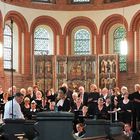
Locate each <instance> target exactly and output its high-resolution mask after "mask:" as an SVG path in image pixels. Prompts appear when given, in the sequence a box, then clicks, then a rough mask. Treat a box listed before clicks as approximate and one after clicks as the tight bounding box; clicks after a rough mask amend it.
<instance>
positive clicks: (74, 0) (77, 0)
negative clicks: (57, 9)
mask: <svg viewBox="0 0 140 140" xmlns="http://www.w3.org/2000/svg"><path fill="white" fill-rule="evenodd" d="M77 2H78V3H84V2H90V0H73V3H77Z"/></svg>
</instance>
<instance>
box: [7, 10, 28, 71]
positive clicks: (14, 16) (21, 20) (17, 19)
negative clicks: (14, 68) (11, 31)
mask: <svg viewBox="0 0 140 140" xmlns="http://www.w3.org/2000/svg"><path fill="white" fill-rule="evenodd" d="M7 20H13V22H14V23H16V25H17V27H18V34H19V38H18V46H19V73H21V72H22V71H21V70H22V49H21V48H22V44H23V43H22V33H24V73H25V74H29V73H30V56H29V55H28V53H29V52H30V43H29V32H28V30H29V29H28V23H27V21H26V19H25V17H24V16H23V15H22V14H20V13H19V12H17V11H9V12H8V13H7V14H6V16H5V18H4V24H5V23H6V21H7Z"/></svg>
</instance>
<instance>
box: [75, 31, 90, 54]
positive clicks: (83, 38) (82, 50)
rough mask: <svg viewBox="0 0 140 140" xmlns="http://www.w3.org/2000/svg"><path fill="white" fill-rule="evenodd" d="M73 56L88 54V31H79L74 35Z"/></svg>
mask: <svg viewBox="0 0 140 140" xmlns="http://www.w3.org/2000/svg"><path fill="white" fill-rule="evenodd" d="M74 54H78V55H85V54H90V33H89V31H88V30H86V29H80V30H78V31H77V32H76V33H75V35H74Z"/></svg>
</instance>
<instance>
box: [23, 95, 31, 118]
mask: <svg viewBox="0 0 140 140" xmlns="http://www.w3.org/2000/svg"><path fill="white" fill-rule="evenodd" d="M21 111H22V113H23V114H24V118H25V119H29V113H30V99H29V98H28V97H25V98H24V102H23V104H22V105H21Z"/></svg>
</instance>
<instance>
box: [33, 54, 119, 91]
mask: <svg viewBox="0 0 140 140" xmlns="http://www.w3.org/2000/svg"><path fill="white" fill-rule="evenodd" d="M34 69H35V83H36V84H38V86H39V88H40V89H41V90H47V89H50V88H54V89H55V90H57V89H58V88H59V87H60V86H61V85H62V84H63V83H64V82H66V83H67V84H68V86H69V88H70V89H71V90H77V89H78V87H79V86H80V85H82V86H84V87H85V89H86V91H89V88H90V84H91V83H95V84H97V85H98V86H99V87H100V88H104V87H107V88H113V87H115V86H116V85H117V81H118V79H117V77H118V58H117V55H88V56H50V55H46V56H35V68H34Z"/></svg>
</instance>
